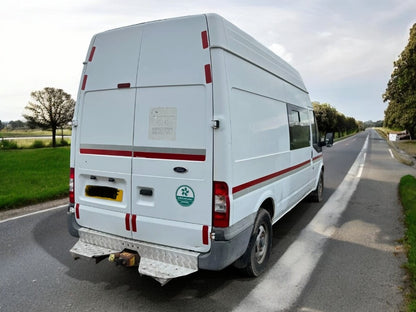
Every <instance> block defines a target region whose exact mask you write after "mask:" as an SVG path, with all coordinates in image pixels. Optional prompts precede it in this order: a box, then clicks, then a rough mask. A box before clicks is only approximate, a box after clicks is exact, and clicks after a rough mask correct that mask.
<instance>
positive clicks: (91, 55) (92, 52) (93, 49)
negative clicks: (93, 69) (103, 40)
mask: <svg viewBox="0 0 416 312" xmlns="http://www.w3.org/2000/svg"><path fill="white" fill-rule="evenodd" d="M94 53H95V47H92V49H91V53H90V57H89V58H88V62H92V58H93V57H94Z"/></svg>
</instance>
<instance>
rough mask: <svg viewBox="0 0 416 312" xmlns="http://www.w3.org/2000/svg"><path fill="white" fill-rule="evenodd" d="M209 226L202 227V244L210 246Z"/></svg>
mask: <svg viewBox="0 0 416 312" xmlns="http://www.w3.org/2000/svg"><path fill="white" fill-rule="evenodd" d="M208 238H209V237H208V225H204V226H203V227H202V244H204V245H208Z"/></svg>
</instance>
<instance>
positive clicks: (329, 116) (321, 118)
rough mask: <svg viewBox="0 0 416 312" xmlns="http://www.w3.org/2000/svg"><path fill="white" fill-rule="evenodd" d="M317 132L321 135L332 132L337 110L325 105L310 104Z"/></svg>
mask: <svg viewBox="0 0 416 312" xmlns="http://www.w3.org/2000/svg"><path fill="white" fill-rule="evenodd" d="M312 106H313V110H314V112H315V116H316V122H317V123H318V127H319V130H320V131H321V132H322V133H328V132H334V131H335V129H336V122H337V110H336V109H335V108H333V107H332V106H331V105H329V104H327V103H323V104H320V103H319V102H312Z"/></svg>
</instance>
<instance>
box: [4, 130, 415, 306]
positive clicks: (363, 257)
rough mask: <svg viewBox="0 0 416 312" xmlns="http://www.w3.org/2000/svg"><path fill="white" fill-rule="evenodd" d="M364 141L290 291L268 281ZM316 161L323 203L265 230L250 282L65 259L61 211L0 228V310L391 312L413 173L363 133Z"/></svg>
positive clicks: (230, 272) (228, 273) (397, 298)
mask: <svg viewBox="0 0 416 312" xmlns="http://www.w3.org/2000/svg"><path fill="white" fill-rule="evenodd" d="M368 135H369V140H368V147H367V150H366V158H365V163H364V166H363V167H362V173H361V179H359V182H358V186H357V188H356V190H355V191H354V192H353V193H352V197H351V198H350V199H349V200H348V201H347V202H344V203H343V204H345V206H346V207H345V210H343V212H342V214H341V216H340V217H339V219H336V220H335V222H334V224H333V225H332V226H331V229H332V230H331V231H330V232H328V233H330V235H327V237H325V239H321V241H320V242H322V243H321V244H320V245H319V248H320V253H319V257H315V258H316V259H317V260H316V262H315V263H314V265H311V266H309V267H307V268H306V269H308V270H309V271H308V272H306V271H299V272H298V273H297V272H292V274H294V275H296V274H298V275H299V274H302V275H301V276H297V278H299V281H302V282H300V283H298V284H295V286H294V287H295V288H291V286H289V285H290V283H289V281H290V278H289V277H285V276H283V277H282V278H279V279H274V278H273V277H274V276H275V275H274V274H275V272H276V270H277V269H276V268H278V267H279V266H280V265H281V262H282V261H283V259H285V258H287V257H286V256H287V254H288V253H289V252H290V250H292V249H293V248H292V247H293V246H295V245H296V244H297V243H298V242H299V239H300V238H301V237H302V235H303V234H302V233H303V230H304V229H305V228H306V227H308V225H309V224H310V223H312V221H313V220H314V219H316V217H317V216H319V215H320V211H323V210H324V209H325V207H327V206H324V205H325V204H327V203H330V202H331V201H332V202H333V199H334V197H335V195H336V192H335V191H336V190H337V189H338V188H339V186H340V185H343V183H342V182H343V180H344V177H345V176H346V174H347V172H348V171H349V170H350V167H351V165H352V164H353V163H354V161H355V159H356V158H357V156H358V155H359V153H360V151H361V150H362V147H363V145H364V142H365V139H366V138H367V136H368ZM324 161H325V185H326V189H325V193H324V202H323V203H321V204H315V203H309V202H307V201H304V202H302V203H301V204H299V205H298V206H297V207H296V208H295V209H294V210H292V211H291V212H290V213H289V214H287V215H286V216H285V217H284V218H282V219H281V220H280V221H279V222H278V223H277V224H276V225H275V226H274V228H273V231H274V234H273V240H274V241H273V250H272V254H271V257H270V262H269V266H268V270H267V271H266V272H265V274H263V275H262V276H261V277H259V278H256V279H250V278H245V277H242V276H241V275H240V273H239V272H238V271H237V270H235V269H233V268H227V269H225V270H223V271H221V272H209V271H200V272H197V273H195V274H192V275H190V276H187V277H184V278H179V279H175V280H172V281H171V282H169V283H168V284H167V285H166V286H164V287H161V286H160V285H159V284H158V283H157V282H156V281H154V280H153V279H151V278H148V277H140V276H139V275H138V273H137V269H134V268H132V269H126V268H123V267H116V266H114V265H113V264H111V263H109V262H106V261H103V262H101V263H99V264H97V265H96V264H95V263H94V262H87V261H83V260H78V261H74V260H73V259H72V258H71V255H70V254H69V252H68V250H69V249H70V248H71V247H72V245H73V244H74V243H75V242H76V239H75V238H73V237H71V236H70V235H69V234H68V233H67V230H66V211H65V208H60V209H55V210H49V211H46V212H43V213H40V214H35V215H30V216H26V217H22V218H18V219H13V220H9V221H2V222H1V223H0V234H1V237H2V240H1V241H0V250H1V252H0V311H1V312H4V311H136V310H137V311H232V310H239V311H244V310H246V311H267V310H270V311H282V310H285V311H309V312H318V311H331V312H332V311H400V307H401V306H402V300H403V297H402V292H401V289H402V288H403V286H404V281H403V279H404V276H405V272H404V271H403V269H402V268H401V265H402V264H403V262H404V261H405V258H404V254H403V253H402V251H401V248H400V245H399V243H398V242H397V240H398V239H400V238H401V237H402V236H403V226H402V219H401V207H400V203H399V201H398V199H397V185H398V182H399V180H400V177H401V176H403V175H405V174H414V175H416V170H414V169H413V168H410V167H407V166H404V165H401V164H400V163H399V162H397V161H396V160H394V159H392V158H391V156H390V153H389V152H388V145H387V144H386V143H385V142H384V141H383V140H382V139H380V138H379V137H378V135H377V134H376V133H375V132H374V131H372V130H370V131H369V132H365V133H360V134H358V135H356V136H354V137H353V138H349V139H347V140H344V141H342V142H339V143H337V144H336V145H334V146H333V147H331V148H327V149H325V151H324ZM340 188H341V187H340ZM332 195H334V196H332ZM331 198H332V200H331ZM340 204H341V203H340ZM311 246H312V245H311ZM309 252H310V254H311V255H312V256H313V255H316V254H318V251H316V253H315V250H314V249H313V248H312V247H311V248H310V250H309ZM298 256H300V258H301V257H302V255H298ZM296 265H297V264H296V263H293V267H294V268H296V267H297V266H296ZM306 269H305V270H306ZM295 277H296V276H295ZM285 283H288V286H287V287H286V288H285V285H286V284H285ZM260 291H261V293H260ZM259 293H260V296H259V297H258V298H259V299H258V300H257V302H256V297H257V294H259ZM294 294H296V295H294ZM286 295H287V296H288V297H291V298H293V300H292V301H290V306H289V307H284V306H283V305H279V303H278V302H277V303H275V298H280V297H284V296H286ZM271 303H272V304H271ZM253 305H254V308H253Z"/></svg>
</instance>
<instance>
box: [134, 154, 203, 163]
mask: <svg viewBox="0 0 416 312" xmlns="http://www.w3.org/2000/svg"><path fill="white" fill-rule="evenodd" d="M134 157H142V158H157V159H173V160H194V161H205V155H189V154H169V153H150V152H149V153H148V152H134Z"/></svg>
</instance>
